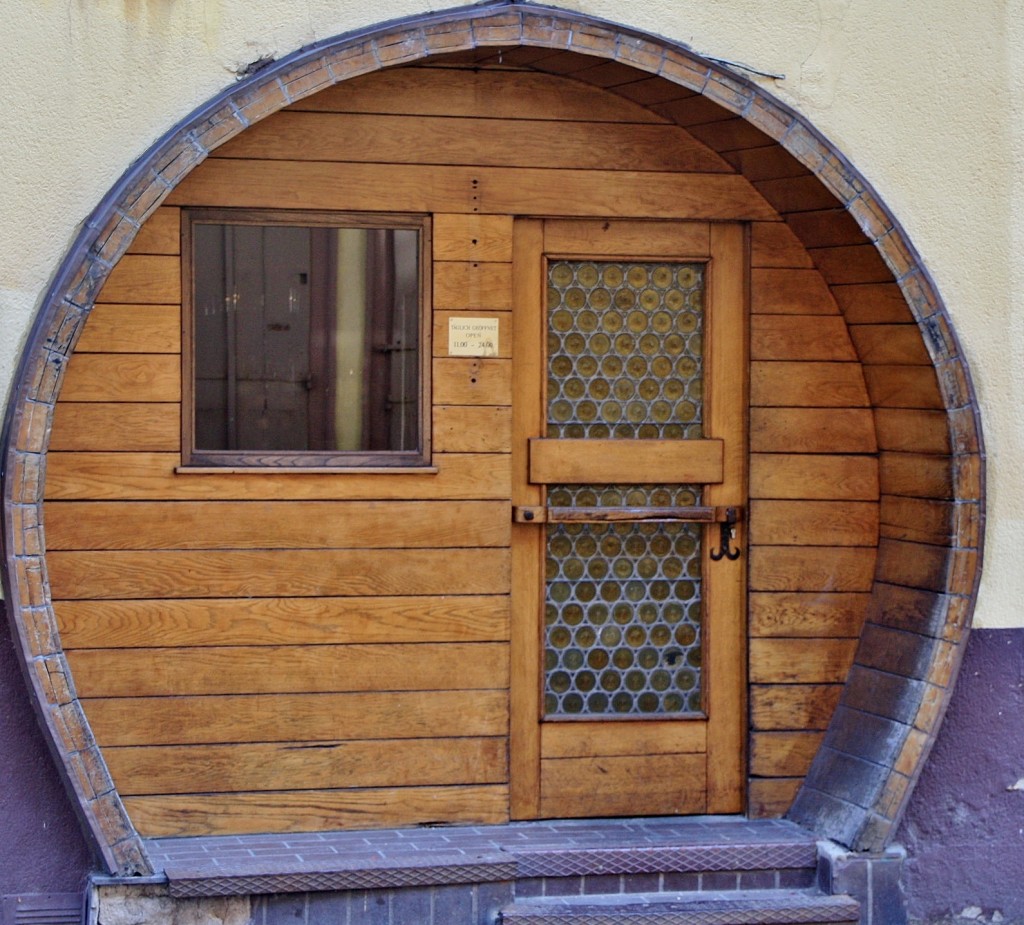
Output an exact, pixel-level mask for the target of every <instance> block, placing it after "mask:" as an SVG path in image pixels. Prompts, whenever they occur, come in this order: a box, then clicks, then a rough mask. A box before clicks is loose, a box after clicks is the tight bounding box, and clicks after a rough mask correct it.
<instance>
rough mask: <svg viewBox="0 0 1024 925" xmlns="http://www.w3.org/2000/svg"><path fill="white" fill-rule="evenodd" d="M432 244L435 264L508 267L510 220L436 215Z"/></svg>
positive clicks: (492, 217)
mask: <svg viewBox="0 0 1024 925" xmlns="http://www.w3.org/2000/svg"><path fill="white" fill-rule="evenodd" d="M431 243H432V244H433V248H434V260H460V261H487V262H495V263H502V262H504V263H509V262H511V260H512V216H511V215H465V214H463V215H459V214H454V215H449V214H445V213H439V214H437V215H435V216H434V220H433V234H432V236H431Z"/></svg>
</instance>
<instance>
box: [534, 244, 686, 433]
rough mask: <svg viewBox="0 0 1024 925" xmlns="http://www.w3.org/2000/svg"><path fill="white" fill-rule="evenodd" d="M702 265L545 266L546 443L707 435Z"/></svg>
mask: <svg viewBox="0 0 1024 925" xmlns="http://www.w3.org/2000/svg"><path fill="white" fill-rule="evenodd" d="M703 343H704V265H703V264H700V263H621V264H620V263H601V262H589V261H585V262H573V261H564V260H563V261H557V262H554V263H552V264H551V266H550V268H549V270H548V424H547V435H548V436H549V437H574V438H578V437H599V438H608V437H619V438H625V439H638V438H641V439H643V438H648V439H680V438H687V437H689V438H699V437H701V436H703V423H702V421H703V387H704V377H703V372H704V368H703V367H704V353H703V350H704V347H703Z"/></svg>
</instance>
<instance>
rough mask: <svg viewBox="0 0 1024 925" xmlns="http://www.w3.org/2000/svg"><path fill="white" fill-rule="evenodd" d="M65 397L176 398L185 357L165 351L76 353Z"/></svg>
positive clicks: (85, 399) (93, 399)
mask: <svg viewBox="0 0 1024 925" xmlns="http://www.w3.org/2000/svg"><path fill="white" fill-rule="evenodd" d="M61 399H62V400H64V401H75V402H176V401H180V400H181V360H180V359H179V357H178V355H177V354H163V353H76V354H75V355H74V356H73V357H72V358H71V362H70V363H68V368H67V372H65V374H64V385H63V388H62V389H61Z"/></svg>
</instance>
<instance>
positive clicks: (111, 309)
mask: <svg viewBox="0 0 1024 925" xmlns="http://www.w3.org/2000/svg"><path fill="white" fill-rule="evenodd" d="M180 352H181V309H180V307H179V306H177V305H97V306H96V307H95V308H94V309H93V310H92V311H91V312H90V313H89V320H88V321H87V322H86V323H85V328H84V329H83V330H82V336H81V337H80V338H79V339H78V344H77V345H76V346H75V356H76V357H78V356H79V355H80V354H83V353H173V354H178V353H180Z"/></svg>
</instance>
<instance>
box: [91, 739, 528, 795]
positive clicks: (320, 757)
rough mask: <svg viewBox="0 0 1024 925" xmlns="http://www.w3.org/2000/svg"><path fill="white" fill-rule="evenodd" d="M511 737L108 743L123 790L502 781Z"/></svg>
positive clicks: (107, 755)
mask: <svg viewBox="0 0 1024 925" xmlns="http://www.w3.org/2000/svg"><path fill="white" fill-rule="evenodd" d="M506 753H507V742H506V740H505V739H504V738H491V739H480V738H464V739H386V740H377V741H370V742H366V741H361V742H320V743H317V744H316V745H311V744H310V743H307V742H283V743H280V744H273V745H271V744H257V745H190V746H173V745H172V746H167V745H164V746H148V747H141V748H139V747H135V748H108V749H104V752H103V757H104V758H105V759H106V762H107V766H108V767H109V768H110V773H111V776H112V777H113V778H114V783H115V784H116V785H117V789H118V793H120V794H121V796H135V795H140V794H164V793H168V794H169V793H238V792H246V791H248V792H254V793H255V792H259V791H261V790H284V791H287V790H329V789H332V788H340V787H345V788H353V787H422V786H451V785H453V784H501V783H506V782H507V781H508V767H507V759H506Z"/></svg>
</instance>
